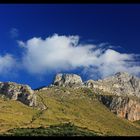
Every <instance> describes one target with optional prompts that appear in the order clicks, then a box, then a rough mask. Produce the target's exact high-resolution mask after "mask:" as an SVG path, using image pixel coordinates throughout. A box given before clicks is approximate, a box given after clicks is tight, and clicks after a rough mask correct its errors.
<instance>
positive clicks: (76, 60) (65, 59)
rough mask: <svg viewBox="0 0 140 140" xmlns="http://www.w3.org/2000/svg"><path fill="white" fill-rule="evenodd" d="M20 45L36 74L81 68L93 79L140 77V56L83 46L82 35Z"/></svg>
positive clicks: (36, 40) (36, 39) (25, 63)
mask: <svg viewBox="0 0 140 140" xmlns="http://www.w3.org/2000/svg"><path fill="white" fill-rule="evenodd" d="M18 43H19V45H20V46H22V47H23V49H24V54H23V57H22V63H23V66H24V67H25V68H26V69H27V70H28V71H29V72H30V73H32V74H45V73H47V72H48V71H50V70H51V71H52V70H54V71H61V70H73V69H77V68H83V72H86V73H87V74H88V75H90V76H91V77H94V75H95V74H96V75H97V74H98V75H99V76H100V77H106V76H109V75H112V74H114V73H116V72H119V71H126V72H129V73H133V74H136V75H137V74H140V64H138V63H136V62H135V60H136V59H137V55H135V54H125V53H119V52H117V51H115V50H113V47H112V48H110V47H108V48H107V47H105V48H104V47H101V46H98V45H95V44H81V43H80V41H79V36H65V35H61V36H59V35H58V34H54V35H52V36H50V37H47V38H46V39H42V38H37V37H34V38H31V39H29V40H27V41H26V42H23V41H19V42H18Z"/></svg>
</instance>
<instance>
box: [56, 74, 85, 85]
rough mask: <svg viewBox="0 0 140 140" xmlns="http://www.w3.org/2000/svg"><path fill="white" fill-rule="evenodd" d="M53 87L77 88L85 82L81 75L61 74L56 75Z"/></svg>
mask: <svg viewBox="0 0 140 140" xmlns="http://www.w3.org/2000/svg"><path fill="white" fill-rule="evenodd" d="M53 85H56V86H63V87H66V86H69V87H75V86H82V85H83V82H82V79H81V77H80V76H79V75H76V74H62V73H59V74H57V75H56V77H55V80H54V83H53Z"/></svg>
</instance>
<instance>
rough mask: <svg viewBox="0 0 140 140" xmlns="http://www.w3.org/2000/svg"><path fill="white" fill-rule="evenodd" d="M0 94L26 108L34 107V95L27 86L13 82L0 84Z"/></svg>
mask: <svg viewBox="0 0 140 140" xmlns="http://www.w3.org/2000/svg"><path fill="white" fill-rule="evenodd" d="M0 94H1V95H4V96H5V97H8V98H9V99H12V100H18V101H20V102H22V103H24V104H26V105H28V106H36V95H35V94H34V91H33V90H32V89H31V88H30V87H29V86H28V85H22V84H17V83H14V82H1V83H0Z"/></svg>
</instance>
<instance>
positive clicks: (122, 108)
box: [98, 95, 140, 121]
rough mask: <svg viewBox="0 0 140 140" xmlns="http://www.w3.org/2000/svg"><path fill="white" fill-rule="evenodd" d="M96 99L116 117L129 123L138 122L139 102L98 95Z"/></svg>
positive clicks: (139, 113) (127, 98)
mask: <svg viewBox="0 0 140 140" xmlns="http://www.w3.org/2000/svg"><path fill="white" fill-rule="evenodd" d="M98 99H99V101H100V102H102V103H103V104H104V105H105V106H106V107H108V108H109V109H110V111H111V112H113V113H115V114H116V115H117V116H119V117H121V118H125V119H128V120H130V121H137V120H140V100H135V99H131V98H129V97H121V96H107V95H99V96H98Z"/></svg>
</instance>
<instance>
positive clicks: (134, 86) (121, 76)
mask: <svg viewBox="0 0 140 140" xmlns="http://www.w3.org/2000/svg"><path fill="white" fill-rule="evenodd" d="M85 85H86V86H87V87H90V88H94V89H99V90H102V91H104V92H108V93H112V94H114V95H121V96H122V95H124V96H136V97H139V98H140V79H139V78H137V77H135V76H133V75H130V74H128V73H126V72H119V73H116V74H115V75H114V76H111V77H108V78H105V79H103V80H98V81H93V80H88V81H87V82H85Z"/></svg>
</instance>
